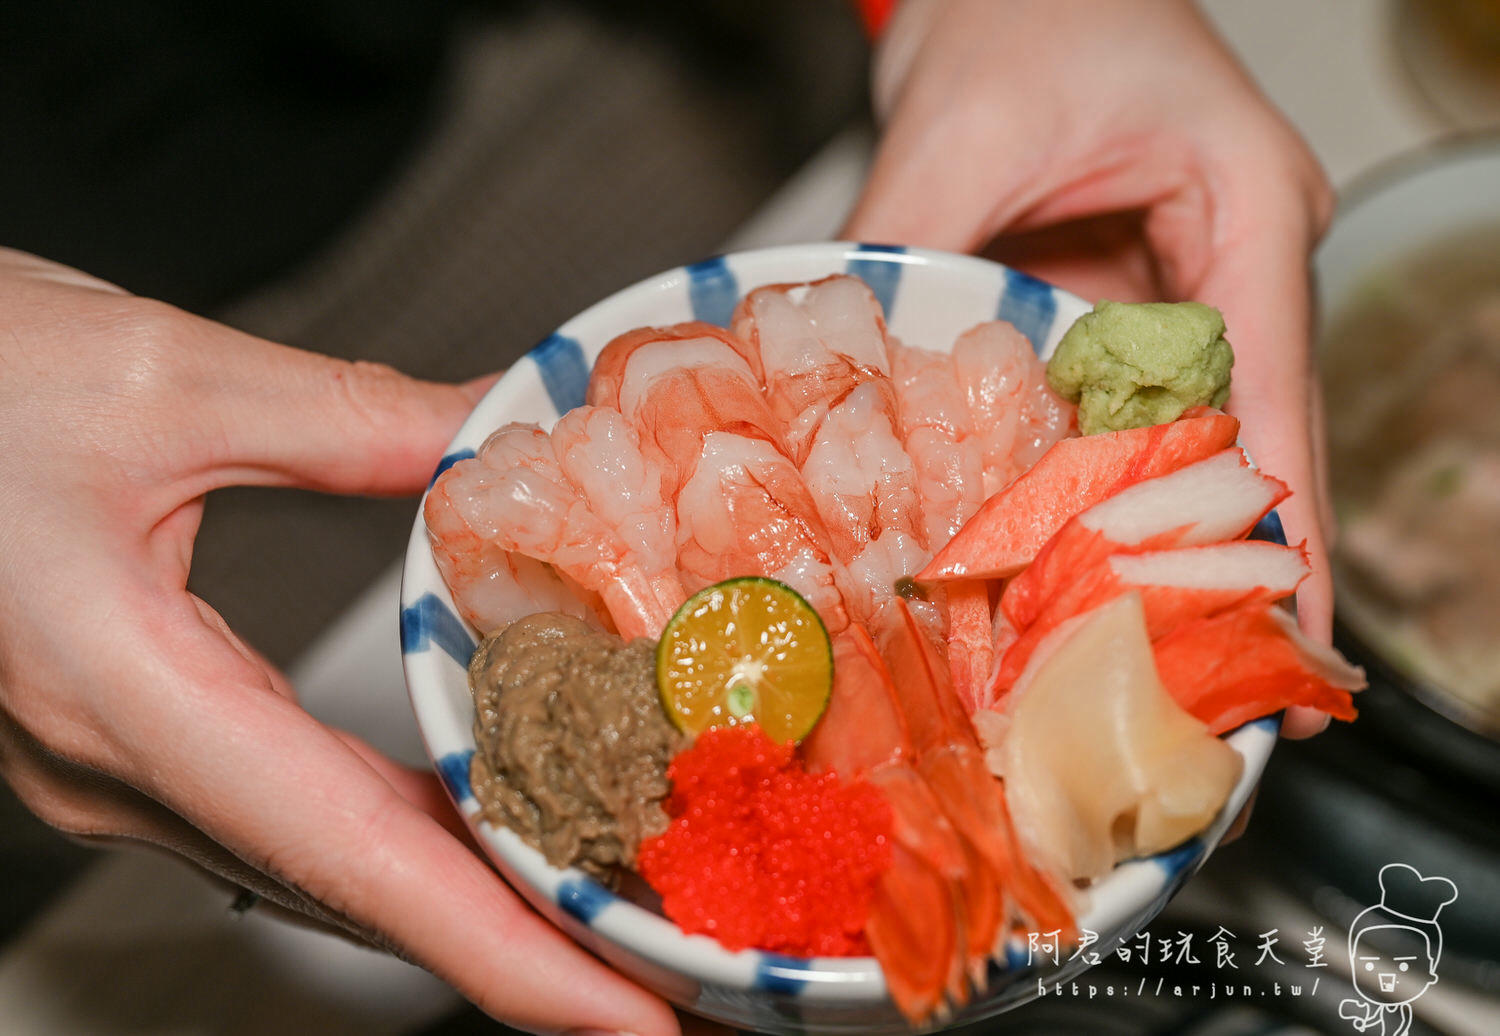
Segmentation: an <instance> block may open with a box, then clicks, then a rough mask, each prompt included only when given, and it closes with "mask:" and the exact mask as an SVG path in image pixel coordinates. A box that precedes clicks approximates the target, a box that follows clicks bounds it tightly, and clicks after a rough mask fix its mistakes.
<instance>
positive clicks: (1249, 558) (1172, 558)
mask: <svg viewBox="0 0 1500 1036" xmlns="http://www.w3.org/2000/svg"><path fill="white" fill-rule="evenodd" d="M1308 571H1309V569H1308V562H1307V553H1306V552H1305V551H1304V550H1303V549H1302V548H1301V547H1283V546H1282V545H1280V544H1279V543H1264V542H1261V541H1259V540H1252V541H1240V542H1231V543H1216V544H1211V545H1208V546H1202V547H1183V548H1179V549H1176V550H1158V551H1147V552H1145V553H1141V554H1116V555H1113V556H1110V557H1107V558H1105V559H1103V560H1102V561H1098V562H1095V563H1094V564H1092V565H1090V566H1088V567H1087V568H1085V569H1084V570H1083V571H1081V572H1078V573H1075V575H1074V578H1073V579H1072V580H1070V581H1068V582H1067V583H1065V584H1062V585H1060V586H1058V587H1057V590H1056V592H1055V593H1054V594H1053V595H1052V596H1051V597H1050V599H1049V600H1048V603H1047V605H1046V606H1045V607H1044V608H1043V609H1042V612H1041V614H1040V615H1038V616H1037V617H1036V619H1035V620H1034V621H1033V622H1031V623H1030V624H1029V625H1028V626H1026V627H1025V629H1024V630H1023V632H1022V633H1021V634H1020V636H1019V637H1018V638H1017V639H1016V642H1015V643H1014V644H1012V645H1011V646H1010V648H1009V649H1008V650H1007V651H1006V652H1005V655H1004V657H1003V658H1002V659H1001V662H1000V665H999V666H997V667H996V670H995V673H994V674H993V676H992V679H991V683H990V687H989V688H988V691H987V693H986V695H985V700H986V701H991V702H993V701H997V700H999V698H1000V697H1001V696H1002V695H1003V694H1004V692H1005V690H1006V689H1008V688H1009V687H1010V686H1011V684H1013V683H1014V682H1015V680H1016V678H1017V677H1018V676H1020V675H1021V670H1022V669H1024V668H1025V667H1026V663H1027V661H1028V660H1029V659H1030V658H1031V654H1032V652H1033V651H1035V650H1036V647H1037V645H1038V644H1039V643H1041V641H1042V640H1043V639H1045V638H1046V637H1047V635H1048V634H1050V633H1051V632H1052V630H1054V629H1056V628H1057V627H1058V626H1059V625H1061V624H1062V623H1063V622H1065V621H1067V620H1068V619H1071V618H1072V617H1073V616H1075V615H1080V614H1082V613H1083V612H1086V611H1089V610H1091V609H1093V608H1097V607H1098V606H1100V605H1101V604H1104V603H1105V602H1107V601H1109V600H1112V599H1113V598H1115V597H1119V596H1120V595H1121V594H1123V593H1126V592H1129V591H1134V592H1135V593H1137V594H1138V595H1139V596H1140V599H1141V608H1142V611H1143V613H1144V615H1145V619H1146V629H1147V633H1148V634H1149V635H1150V637H1151V638H1152V639H1153V640H1155V639H1158V638H1160V637H1162V636H1163V635H1165V634H1167V633H1169V632H1171V631H1172V630H1173V629H1176V628H1177V627H1178V626H1181V625H1183V624H1184V623H1187V622H1192V621H1194V620H1196V619H1201V618H1205V617H1207V616H1210V615H1217V614H1219V613H1220V612H1224V611H1228V610H1229V609H1231V608H1234V607H1237V606H1239V605H1242V604H1269V603H1271V602H1272V601H1279V600H1280V599H1281V598H1283V597H1287V596H1289V595H1291V594H1292V593H1293V592H1294V591H1295V590H1296V589H1297V586H1298V584H1300V583H1301V582H1302V580H1303V579H1305V578H1306V577H1307V574H1308Z"/></svg>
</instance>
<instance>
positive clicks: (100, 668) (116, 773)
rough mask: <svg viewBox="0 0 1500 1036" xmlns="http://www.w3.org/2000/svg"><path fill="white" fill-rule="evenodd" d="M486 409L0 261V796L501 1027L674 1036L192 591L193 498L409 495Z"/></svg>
mask: <svg viewBox="0 0 1500 1036" xmlns="http://www.w3.org/2000/svg"><path fill="white" fill-rule="evenodd" d="M480 389H482V386H468V387H458V386H451V385H437V384H431V383H425V382H418V381H414V380H411V379H409V378H406V377H404V376H402V375H400V374H398V373H396V372H395V371H393V370H390V369H388V368H384V367H378V366H375V365H371V364H349V363H345V362H343V361H339V360H333V359H329V358H327V357H323V356H317V355H314V354H311V353H305V352H300V351H297V350H294V349H288V348H286V347H283V346H278V345H272V344H270V343H268V342H264V341H261V340H259V339H256V338H252V337H250V336H249V335H245V334H242V333H240V332H237V331H234V330H231V329H229V328H227V327H223V326H221V325H218V324H215V323H212V322H211V321H208V320H203V319H200V318H198V317H194V316H191V315H189V314H186V313H183V312H181V311H179V310H176V309H173V308H172V307H170V306H166V305H163V304H161V303H156V302H150V301H147V300H143V299H137V298H133V297H131V296H130V295H128V294H126V293H124V292H122V291H120V290H119V289H118V288H115V287H113V286H111V285H108V284H105V283H103V282H101V281H97V280H94V279H93V278H90V277H88V276H86V275H84V274H81V273H78V272H77V271H74V270H69V269H67V268H65V267H61V266H57V265H55V264H52V263H48V262H45V261H43V260H40V259H37V258H35V257H32V256H28V255H24V254H21V253H18V252H12V251H6V250H0V774H3V776H4V777H5V779H6V780H7V781H8V782H9V783H10V784H11V785H12V786H13V787H14V789H15V790H16V792H17V794H18V795H19V796H20V797H21V799H22V800H23V801H24V802H25V803H26V804H27V806H29V807H30V808H31V809H32V810H33V811H34V812H36V813H37V815H38V816H40V817H41V818H42V819H43V820H45V821H47V822H48V823H50V824H51V825H52V826H54V827H57V828H59V829H61V830H62V831H65V832H68V833H70V834H73V835H75V836H79V837H82V838H87V839H94V840H106V841H116V840H128V841H133V842H144V843H149V844H153V845H156V846H160V847H163V848H165V849H168V850H170V851H172V852H175V853H177V854H180V855H181V856H184V857H186V858H187V859H189V860H191V861H193V862H195V863H197V864H199V865H200V866H202V867H204V868H206V869H207V870H209V871H211V872H213V873H214V874H217V875H220V876H221V877H223V878H226V879H228V880H229V881H231V882H233V883H235V884H237V885H241V886H244V887H245V888H248V889H251V890H253V891H254V892H257V893H259V894H260V895H262V896H263V897H265V898H266V899H267V900H269V901H271V902H273V903H276V904H279V905H281V906H283V907H286V908H289V909H291V910H295V911H298V912H300V913H302V914H305V915H308V916H310V917H312V918H314V919H316V920H317V921H319V922H323V923H325V924H327V925H331V926H334V927H336V928H338V929H341V930H343V931H345V932H348V933H352V934H353V935H355V936H357V937H359V938H361V939H364V940H367V941H369V942H372V943H375V944H377V945H379V946H383V947H385V948H388V949H390V950H391V951H393V952H395V953H397V954H399V955H400V956H403V957H405V958H407V959H409V960H413V961H415V962H417V963H419V964H421V965H423V966H425V967H427V968H429V969H430V970H432V971H433V972H435V973H436V974H437V975H439V976H440V977H442V978H443V979H445V980H447V981H448V982H450V983H452V984H453V985H454V986H455V987H457V988H458V990H459V991H460V992H462V993H463V994H464V995H465V996H467V997H469V998H470V999H471V1000H473V1001H474V1003H476V1004H477V1005H479V1006H480V1007H481V1008H482V1009H484V1010H485V1011H487V1012H488V1013H490V1014H491V1015H493V1016H494V1017H496V1018H498V1019H502V1020H504V1021H507V1022H509V1023H510V1024H512V1025H516V1026H520V1027H522V1028H526V1029H531V1030H537V1031H548V1032H552V1031H558V1030H571V1029H590V1030H626V1031H630V1032H634V1033H638V1034H642V1036H645V1034H669V1033H677V1032H678V1024H677V1022H676V1021H675V1020H674V1018H673V1015H672V1012H671V1011H670V1010H669V1009H668V1008H667V1006H666V1005H665V1004H663V1003H662V1002H661V1001H660V1000H658V999H656V998H655V997H653V996H651V995H650V994H648V993H646V992H645V991H643V990H641V989H639V988H637V987H636V986H635V985H633V984H632V983H630V982H629V981H627V980H626V979H624V978H622V977H621V976H620V975H618V974H616V973H615V972H614V971H612V970H610V969H609V968H607V967H606V966H604V965H603V964H601V963H599V962H598V961H597V960H595V959H594V958H593V957H591V956H589V955H588V954H587V953H585V952H584V951H583V950H582V949H580V948H579V947H578V946H576V945H575V944H574V943H572V942H571V941H570V940H569V939H568V938H567V937H566V936H564V935H562V934H561V933H560V932H558V931H557V930H556V929H555V928H553V927H552V926H551V925H550V924H548V923H547V922H546V921H545V920H543V919H542V918H540V917H539V916H537V915H536V914H534V913H532V912H531V911H530V910H529V909H528V908H527V907H526V906H525V905H524V904H523V903H521V901H520V900H519V899H518V898H517V897H516V896H515V895H514V894H513V893H511V891H510V890H509V889H508V888H507V887H506V886H505V885H504V883H503V882H502V881H501V880H500V879H499V878H498V877H497V876H496V875H495V873H494V872H493V871H491V870H490V869H489V867H487V866H486V865H485V863H484V862H483V861H482V860H480V859H479V858H478V857H477V856H476V855H475V854H474V853H473V852H471V851H470V850H469V849H468V848H467V847H466V846H465V844H464V843H463V842H462V841H461V840H460V837H461V834H462V824H461V823H460V822H459V821H458V818H457V817H456V816H455V814H454V812H453V809H452V807H451V806H450V805H449V803H448V802H447V800H446V799H445V798H444V796H443V793H442V791H441V788H440V787H439V786H438V784H437V782H436V781H435V779H434V778H433V777H432V776H431V774H427V773H419V772H417V771H414V770H409V769H407V768H405V767H403V766H400V765H398V764H397V763H395V762H394V761H392V760H390V759H388V758H386V757H384V756H382V755H381V754H380V753H378V752H377V751H375V750H374V749H373V748H371V747H370V746H368V745H366V744H364V743H362V742H361V741H359V740H358V739H357V738H354V737H353V736H351V735H349V734H347V733H344V732H341V731H337V730H333V729H330V728H328V727H325V726H323V725H322V724H320V723H319V722H317V721H316V720H314V719H313V718H312V717H310V716H309V715H308V714H307V713H306V712H304V711H303V710H302V709H301V708H300V707H298V705H297V702H296V697H295V693H294V691H293V690H292V688H291V687H290V686H289V685H288V683H287V681H286V679H285V678H284V677H283V676H282V675H281V674H280V673H279V672H278V671H277V670H276V669H275V668H274V667H272V666H271V665H269V664H268V663H267V662H266V661H265V660H264V659H263V658H261V657H260V656H259V655H258V654H256V652H255V651H254V650H253V649H252V648H251V647H249V646H248V645H246V644H245V643H243V642H242V641H241V640H240V639H239V638H238V637H236V636H235V634H234V633H233V632H232V631H231V630H230V629H229V628H228V627H227V626H226V625H225V623H224V621H223V620H222V619H221V618H220V617H219V615H218V614H217V613H216V612H215V611H214V610H213V609H212V608H211V607H210V606H209V605H208V604H207V603H205V602H204V601H202V600H200V599H198V598H197V597H195V596H194V595H192V594H191V593H189V592H188V591H187V589H186V582H187V576H188V568H189V564H190V562H191V558H192V548H193V539H194V536H195V534H196V532H197V528H198V522H199V518H200V516H201V514H202V508H203V497H204V494H206V493H207V492H208V491H210V490H212V489H215V488H218V487H221V486H226V485H231V484H257V485H273V486H300V487H305V488H311V489H317V490H322V491H327V492H339V493H367V494H401V493H414V492H417V491H419V490H421V488H422V487H423V486H424V485H425V484H426V481H427V478H428V476H429V475H430V474H431V472H432V470H433V467H434V466H435V464H436V462H437V459H438V456H439V455H440V453H441V451H442V449H443V447H444V445H445V444H446V443H447V442H448V440H449V438H450V437H451V435H452V433H453V432H454V430H455V429H456V428H457V426H458V424H459V422H460V421H461V420H462V418H463V417H464V416H465V415H466V414H467V412H468V411H469V409H470V408H471V407H472V405H473V403H474V402H475V399H476V398H477V396H476V393H477V392H478V391H479V390H480ZM445 828H446V829H445Z"/></svg>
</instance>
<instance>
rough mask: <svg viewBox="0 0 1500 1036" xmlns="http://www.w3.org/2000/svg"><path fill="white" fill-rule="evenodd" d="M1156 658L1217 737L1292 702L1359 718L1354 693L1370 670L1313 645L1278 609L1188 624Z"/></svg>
mask: <svg viewBox="0 0 1500 1036" xmlns="http://www.w3.org/2000/svg"><path fill="white" fill-rule="evenodd" d="M1155 653H1156V666H1157V671H1158V672H1159V673H1160V674H1161V679H1162V683H1163V684H1165V685H1166V688H1167V691H1168V692H1169V693H1170V694H1171V695H1172V697H1173V698H1175V699H1177V702H1178V703H1179V704H1180V705H1182V707H1183V708H1185V709H1187V710H1188V712H1190V713H1192V714H1193V715H1194V716H1196V717H1197V718H1198V719H1200V720H1202V721H1203V722H1204V723H1206V724H1208V728H1209V730H1210V731H1211V732H1213V733H1215V734H1222V733H1224V732H1225V731H1227V730H1233V729H1234V728H1235V727H1238V726H1239V725H1241V724H1242V723H1248V722H1249V721H1250V720H1252V719H1258V718H1260V717H1261V716H1269V715H1271V714H1272V713H1275V712H1279V711H1281V710H1282V709H1284V708H1287V707H1288V706H1292V705H1302V706H1307V707H1310V708H1314V709H1320V710H1321V711H1323V712H1326V713H1328V715H1330V716H1332V717H1333V718H1335V719H1342V720H1352V719H1354V717H1355V715H1356V712H1355V708H1354V699H1353V697H1352V695H1351V693H1350V692H1352V691H1357V690H1359V689H1360V688H1362V687H1363V686H1364V685H1365V674H1364V671H1363V670H1362V669H1360V668H1359V667H1358V666H1353V665H1350V664H1349V663H1348V662H1346V661H1344V659H1343V657H1342V656H1341V655H1340V654H1339V653H1338V652H1337V651H1335V650H1334V649H1333V648H1331V647H1327V646H1325V645H1322V644H1318V643H1315V642H1314V641H1311V640H1309V639H1308V638H1307V637H1305V636H1304V635H1303V634H1302V631H1301V630H1299V629H1298V628H1297V620H1296V619H1294V618H1293V617H1292V616H1291V615H1290V614H1288V613H1287V612H1286V611H1285V610H1284V609H1282V608H1278V607H1276V606H1274V605H1267V604H1248V605H1244V606H1242V607H1239V608H1235V609H1233V610H1231V611H1228V612H1225V613H1223V614H1222V615H1216V616H1213V617H1210V618H1205V619H1200V620H1198V621H1196V622H1191V623H1187V624H1185V625H1183V626H1180V627H1178V628H1177V629H1176V630H1175V631H1173V632H1172V633H1170V634H1168V635H1167V636H1165V637H1163V638H1162V639H1161V640H1159V641H1158V642H1157V643H1156V645H1155Z"/></svg>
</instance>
